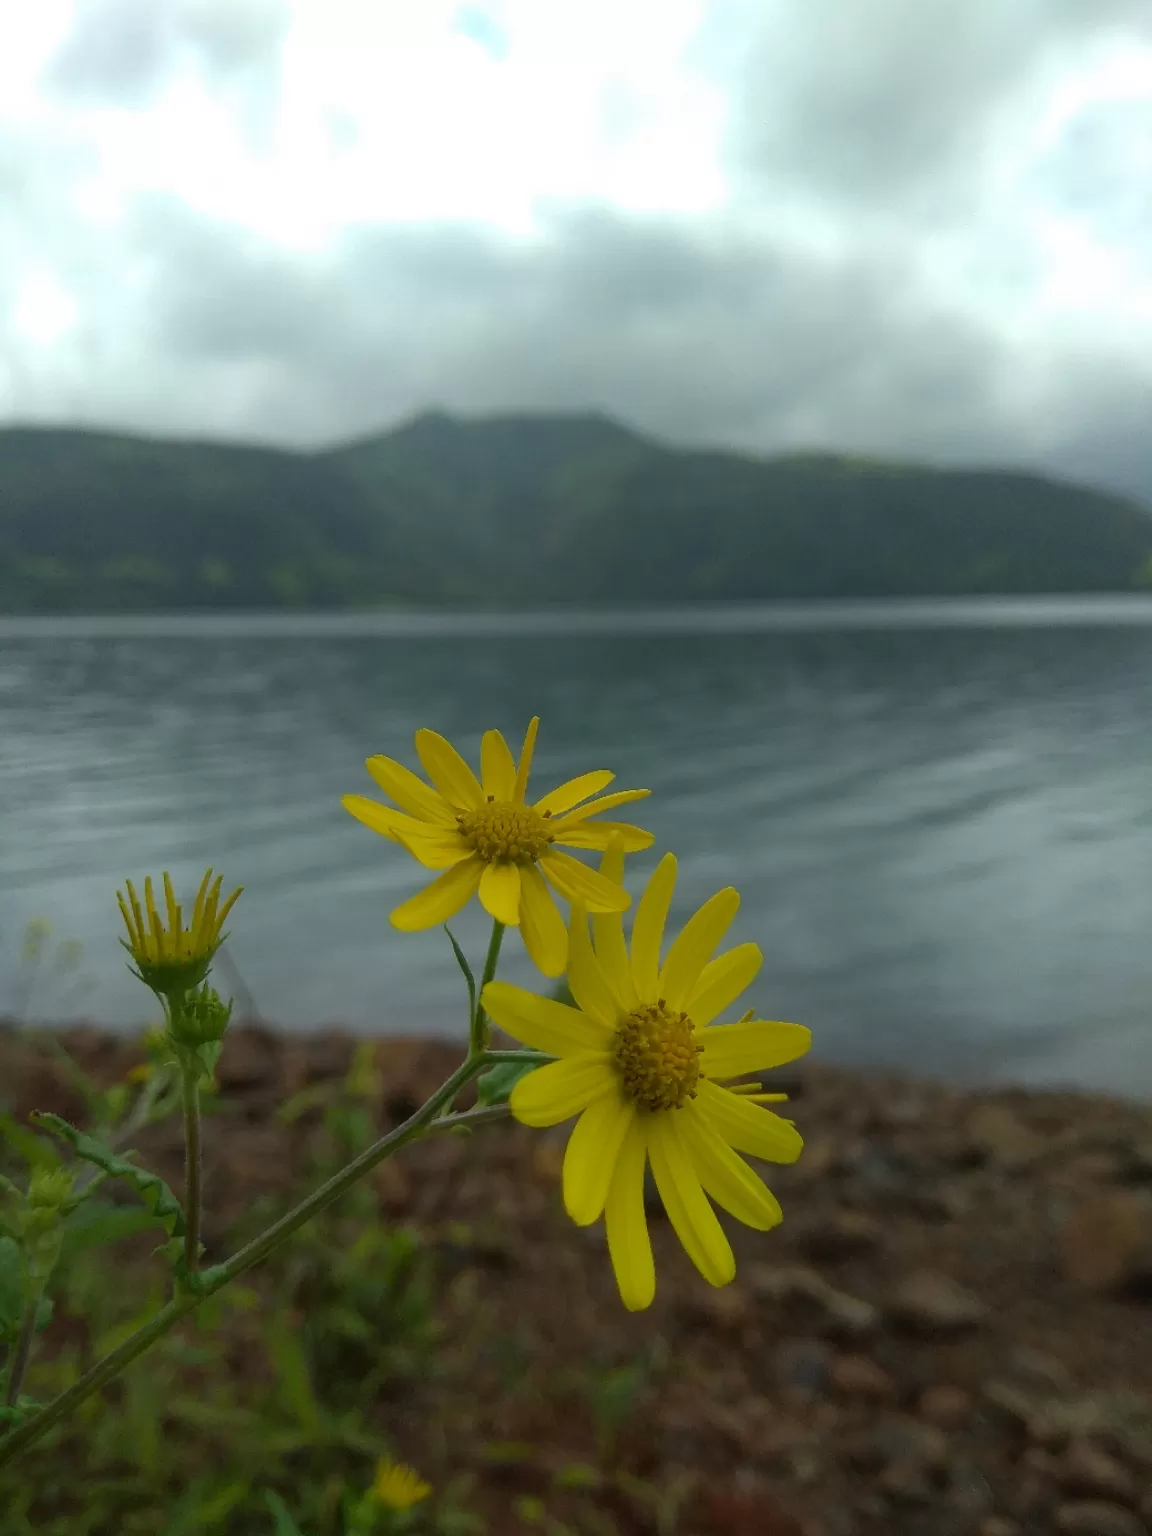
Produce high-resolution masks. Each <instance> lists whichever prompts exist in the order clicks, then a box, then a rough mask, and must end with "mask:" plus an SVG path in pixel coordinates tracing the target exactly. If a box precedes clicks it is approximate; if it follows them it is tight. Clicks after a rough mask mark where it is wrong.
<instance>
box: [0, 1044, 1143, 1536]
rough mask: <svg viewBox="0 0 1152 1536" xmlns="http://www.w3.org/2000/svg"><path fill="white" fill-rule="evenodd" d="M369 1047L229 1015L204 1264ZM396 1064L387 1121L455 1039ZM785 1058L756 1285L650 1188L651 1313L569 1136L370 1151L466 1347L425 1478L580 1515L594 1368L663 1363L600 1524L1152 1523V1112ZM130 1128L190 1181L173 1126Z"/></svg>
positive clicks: (46, 1067) (424, 1447) (416, 1424)
mask: <svg viewBox="0 0 1152 1536" xmlns="http://www.w3.org/2000/svg"><path fill="white" fill-rule="evenodd" d="M60 1038H61V1039H63V1040H64V1042H65V1043H66V1045H67V1046H68V1048H69V1049H70V1050H71V1051H72V1052H73V1054H74V1055H75V1056H76V1057H77V1059H78V1060H79V1061H80V1062H81V1063H82V1065H83V1066H84V1067H85V1069H86V1070H87V1071H89V1072H90V1073H91V1075H92V1076H93V1077H94V1078H95V1079H96V1080H97V1081H100V1082H104V1083H108V1082H112V1081H115V1080H118V1079H119V1078H121V1077H122V1076H123V1074H124V1072H125V1071H126V1070H127V1069H128V1067H129V1066H131V1065H132V1064H133V1062H135V1061H138V1060H139V1059H140V1055H141V1053H140V1049H139V1046H138V1044H137V1043H136V1042H134V1041H132V1040H129V1039H126V1038H125V1037H124V1036H122V1035H111V1034H107V1033H103V1032H101V1031H98V1030H95V1029H83V1028H81V1029H74V1030H70V1031H66V1032H64V1033H62V1034H61V1036H60ZM353 1044H354V1041H353V1040H352V1038H351V1037H349V1036H346V1035H343V1034H340V1033H339V1032H327V1033H321V1034H316V1035H312V1036H308V1037H301V1036H288V1035H279V1034H276V1033H273V1032H271V1031H266V1030H262V1029H257V1028H254V1027H243V1028H238V1029H236V1030H235V1031H234V1032H233V1033H232V1034H231V1035H230V1037H229V1039H228V1042H227V1045H226V1049H225V1052H224V1055H223V1057H222V1059H221V1064H220V1071H219V1078H220V1084H221V1095H220V1111H219V1113H217V1114H216V1115H214V1116H213V1118H212V1120H211V1122H210V1134H209V1136H208V1139H207V1149H206V1165H205V1168H206V1206H207V1208H208V1209H209V1210H210V1211H211V1213H212V1214H211V1219H210V1220H209V1221H208V1223H207V1227H206V1232H205V1239H206V1242H207V1244H208V1247H209V1259H210V1260H213V1261H214V1260H217V1259H220V1258H222V1257H224V1256H225V1255H226V1252H227V1251H228V1238H229V1233H230V1229H231V1227H232V1225H233V1224H234V1222H235V1221H236V1219H237V1218H238V1217H239V1216H240V1215H241V1213H242V1212H243V1211H244V1210H245V1209H246V1208H247V1207H248V1206H249V1205H250V1204H251V1202H252V1201H253V1199H255V1198H256V1197H257V1196H258V1195H260V1194H264V1193H274V1194H277V1195H279V1196H285V1195H288V1194H289V1193H291V1192H292V1191H293V1190H294V1189H299V1190H301V1192H302V1191H303V1189H304V1187H306V1181H307V1169H308V1167H309V1136H310V1134H311V1129H310V1127H311V1126H312V1125H314V1123H315V1120H314V1117H309V1116H305V1117H304V1118H303V1119H302V1120H301V1121H299V1122H298V1123H297V1124H296V1125H294V1126H292V1127H287V1128H286V1127H282V1126H279V1125H277V1123H276V1122H275V1120H274V1119H273V1112H274V1110H275V1108H276V1107H277V1106H278V1105H279V1104H281V1103H282V1102H283V1101H284V1100H285V1098H286V1097H287V1096H288V1095H290V1094H291V1093H293V1092H295V1091H296V1090H298V1089H299V1088H301V1087H303V1086H305V1085H307V1084H309V1083H313V1082H320V1081H325V1080H330V1081H332V1082H334V1083H335V1082H338V1081H339V1080H340V1079H341V1078H342V1076H343V1074H344V1072H345V1071H346V1069H347V1066H348V1063H349V1060H350V1056H351V1051H352V1047H353ZM0 1051H2V1052H3V1055H2V1056H0V1070H2V1076H0V1085H2V1088H3V1095H4V1098H5V1099H6V1100H7V1102H8V1103H9V1105H10V1106H11V1107H12V1109H13V1110H14V1111H15V1112H16V1113H17V1114H18V1115H21V1116H22V1115H24V1114H25V1113H26V1112H27V1111H28V1110H30V1109H33V1108H39V1109H54V1110H56V1111H57V1112H58V1113H62V1114H65V1115H67V1116H68V1117H69V1118H73V1119H74V1120H76V1121H77V1123H82V1118H83V1110H82V1105H81V1104H80V1103H78V1102H77V1100H76V1098H75V1095H74V1094H73V1093H71V1092H70V1091H69V1090H68V1089H66V1088H65V1087H64V1086H63V1085H62V1083H61V1080H60V1078H59V1075H58V1073H57V1070H56V1069H55V1068H54V1067H53V1066H52V1065H51V1064H50V1062H49V1061H48V1060H47V1058H46V1057H45V1056H44V1054H43V1052H42V1051H39V1050H37V1049H35V1048H34V1047H33V1046H31V1045H28V1044H27V1043H23V1042H20V1041H18V1040H16V1039H15V1038H14V1037H13V1035H12V1034H11V1032H7V1033H6V1034H0ZM376 1055H377V1061H378V1064H379V1066H380V1067H381V1069H382V1072H383V1082H384V1089H383V1093H382V1097H381V1101H380V1102H379V1104H377V1105H375V1106H374V1108H375V1114H376V1119H377V1122H378V1124H379V1125H380V1126H387V1125H389V1124H395V1123H398V1122H399V1121H400V1120H401V1119H402V1118H403V1117H404V1116H405V1115H407V1114H408V1113H410V1112H411V1110H412V1109H413V1108H414V1107H415V1106H416V1105H417V1104H418V1103H419V1102H421V1100H422V1098H423V1097H425V1096H426V1095H427V1094H428V1093H429V1092H430V1091H431V1090H432V1089H434V1088H435V1087H436V1086H438V1085H439V1083H440V1082H442V1081H443V1079H444V1077H445V1076H446V1075H447V1073H448V1072H449V1071H450V1070H451V1069H452V1068H453V1067H454V1066H455V1065H456V1064H457V1062H458V1060H459V1049H458V1048H457V1047H455V1046H449V1045H444V1044H441V1043H438V1042H419V1041H411V1040H382V1041H380V1042H379V1043H378V1045H377V1048H376ZM782 1076H783V1074H775V1075H774V1079H773V1086H784V1087H787V1088H789V1089H790V1091H792V1093H793V1098H794V1102H793V1106H792V1108H791V1109H790V1110H789V1113H790V1114H792V1115H794V1117H795V1119H796V1121H797V1123H798V1125H799V1126H800V1128H801V1130H802V1131H803V1133H804V1136H805V1138H806V1150H805V1154H804V1156H803V1157H802V1159H801V1160H800V1162H799V1163H798V1164H797V1165H796V1166H795V1167H793V1168H787V1169H779V1168H767V1167H763V1168H762V1169H761V1171H762V1172H763V1173H764V1174H765V1176H766V1177H767V1179H768V1181H769V1183H770V1184H771V1186H772V1188H773V1189H774V1190H775V1191H776V1193H777V1194H778V1195H779V1197H780V1200H781V1202H782V1204H783V1207H784V1211H785V1219H784V1223H783V1225H782V1226H781V1227H780V1228H779V1229H777V1230H776V1231H774V1232H771V1233H766V1234H761V1233H755V1232H751V1231H748V1230H747V1229H744V1228H742V1227H740V1226H738V1225H737V1224H735V1223H732V1222H728V1221H725V1225H726V1227H727V1229H728V1230H729V1231H730V1233H731V1236H732V1239H733V1245H734V1247H735V1249H736V1253H737V1259H738V1274H737V1279H736V1282H735V1283H734V1284H733V1285H731V1286H729V1287H726V1288H724V1289H722V1290H713V1289H711V1288H710V1287H709V1286H708V1285H707V1284H706V1283H705V1282H704V1281H703V1280H702V1279H701V1278H700V1277H699V1276H698V1275H697V1274H696V1272H695V1271H694V1270H693V1268H692V1266H691V1265H690V1263H689V1262H688V1260H687V1258H686V1256H685V1255H684V1253H683V1251H682V1250H681V1249H680V1247H679V1245H678V1243H677V1241H676V1238H675V1235H674V1233H673V1232H672V1230H671V1228H670V1226H669V1224H668V1222H667V1220H666V1219H665V1218H664V1216H663V1214H662V1212H661V1210H660V1208H659V1201H658V1199H657V1198H656V1197H655V1195H654V1193H653V1196H652V1199H651V1214H650V1224H651V1229H652V1235H653V1243H654V1246H655V1250H656V1262H657V1274H658V1290H657V1297H656V1301H655V1304H654V1305H653V1307H652V1308H651V1309H650V1310H649V1311H648V1312H646V1313H643V1314H640V1315H637V1316H633V1315H631V1314H629V1313H627V1312H626V1311H625V1310H624V1308H623V1307H622V1306H621V1304H620V1301H619V1298H618V1296H617V1294H616V1290H615V1286H614V1283H613V1279H612V1274H611V1270H610V1267H609V1264H608V1260H607V1256H606V1253H605V1249H604V1241H603V1233H602V1229H600V1228H599V1227H594V1228H591V1229H588V1230H583V1231H581V1230H578V1229H576V1228H575V1227H574V1226H573V1225H572V1223H571V1222H570V1221H569V1220H568V1219H567V1217H566V1216H565V1214H564V1212H563V1208H562V1205H561V1200H560V1192H559V1175H560V1168H561V1161H562V1156H563V1144H564V1136H565V1135H566V1128H562V1129H561V1131H560V1132H558V1133H541V1132H535V1131H530V1130H528V1129H526V1128H524V1127H520V1126H516V1125H512V1124H499V1125H495V1126H490V1127H485V1128H483V1129H482V1130H480V1131H478V1132H477V1133H476V1134H475V1135H474V1136H473V1137H472V1138H470V1139H468V1140H463V1139H458V1138H455V1137H440V1138H436V1139H433V1140H429V1141H427V1142H424V1143H420V1144H417V1145H415V1146H413V1147H410V1148H408V1149H407V1150H405V1151H403V1152H402V1153H401V1154H399V1156H398V1157H397V1158H396V1159H395V1160H394V1161H392V1162H391V1163H389V1164H387V1165H384V1166H382V1167H381V1168H380V1169H378V1170H377V1172H376V1173H375V1174H374V1175H373V1176H372V1177H373V1187H374V1189H375V1191H376V1194H377V1197H378V1201H379V1207H380V1211H381V1214H382V1217H383V1218H384V1219H388V1220H403V1221H405V1222H409V1223H412V1224H413V1225H415V1226H416V1227H418V1228H419V1229H420V1230H421V1231H422V1232H423V1234H424V1235H425V1238H426V1240H427V1241H428V1242H429V1243H430V1244H432V1245H434V1246H435V1247H436V1248H437V1251H438V1252H439V1254H440V1256H441V1260H442V1268H441V1274H442V1277H443V1284H444V1298H445V1299H444V1306H445V1315H446V1317H447V1318H448V1327H449V1330H450V1331H452V1330H455V1331H456V1334H457V1344H458V1353H459V1356H460V1359H461V1362H462V1364H461V1370H460V1373H459V1376H458V1378H453V1379H451V1380H437V1381H429V1382H428V1383H426V1384H425V1385H424V1386H423V1387H422V1388H421V1389H420V1390H419V1391H418V1392H417V1393H416V1395H415V1396H414V1397H410V1398H409V1400H408V1401H407V1402H406V1404H405V1406H404V1411H403V1414H402V1416H401V1417H400V1419H399V1420H398V1421H397V1423H396V1426H395V1429H396V1436H397V1439H398V1440H399V1442H400V1444H401V1447H402V1448H403V1449H404V1450H406V1451H407V1452H408V1453H409V1454H410V1455H411V1457H412V1459H413V1460H414V1461H415V1462H416V1463H417V1464H418V1465H420V1466H421V1468H422V1469H424V1470H429V1471H435V1470H436V1467H435V1463H436V1461H437V1458H442V1459H443V1462H444V1465H445V1466H449V1467H451V1468H453V1469H454V1470H459V1469H460V1468H461V1467H462V1466H470V1467H473V1468H475V1469H476V1470H477V1472H478V1473H479V1475H480V1495H479V1502H480V1503H481V1505H482V1506H483V1507H484V1508H485V1510H486V1511H487V1513H488V1515H489V1517H490V1519H491V1522H492V1524H491V1529H492V1530H493V1531H496V1532H501V1531H504V1530H506V1531H508V1532H510V1533H511V1532H519V1531H525V1530H528V1529H529V1527H528V1526H527V1525H525V1524H523V1523H522V1521H521V1520H520V1519H518V1518H517V1517H516V1516H515V1514H514V1513H513V1511H514V1509H515V1507H516V1502H515V1501H516V1499H517V1498H521V1497H523V1496H526V1495H527V1496H532V1495H538V1496H541V1497H545V1496H547V1502H548V1505H549V1509H550V1510H554V1511H555V1512H557V1513H558V1514H559V1515H561V1517H565V1518H567V1517H566V1516H565V1515H564V1502H563V1498H561V1500H560V1502H559V1503H557V1501H556V1498H555V1497H554V1495H553V1494H552V1493H550V1491H549V1490H550V1488H551V1484H552V1478H553V1474H554V1473H555V1472H556V1471H557V1470H558V1469H560V1468H562V1467H564V1466H568V1465H570V1464H573V1463H593V1464H595V1463H596V1462H597V1455H598V1451H597V1445H596V1441H595V1435H594V1423H595V1416H594V1415H593V1414H592V1413H590V1412H589V1410H588V1389H587V1382H588V1380H589V1379H591V1376H592V1375H595V1374H596V1373H597V1372H599V1378H598V1379H602V1378H603V1376H604V1373H605V1372H606V1371H608V1370H610V1369H612V1368H614V1367H616V1366H619V1365H620V1364H622V1363H627V1362H629V1361H635V1360H637V1359H646V1360H648V1361H649V1362H650V1363H651V1379H650V1381H649V1384H648V1385H647V1386H643V1387H641V1389H640V1390H639V1392H638V1395H637V1396H636V1397H635V1398H634V1400H633V1401H632V1402H631V1404H630V1407H629V1411H628V1413H627V1416H626V1419H625V1422H624V1424H623V1426H622V1428H621V1430H620V1433H619V1436H618V1438H617V1441H616V1443H615V1444H614V1445H613V1446H612V1447H611V1448H610V1449H609V1450H607V1451H606V1452H605V1459H604V1460H603V1461H602V1462H601V1463H600V1465H601V1466H602V1467H605V1468H608V1469H609V1470H610V1473H611V1476H610V1478H609V1479H608V1480H607V1481H606V1482H604V1483H603V1484H602V1486H601V1487H600V1488H599V1489H597V1490H594V1492H593V1494H592V1495H588V1496H584V1505H585V1506H588V1507H591V1506H595V1507H596V1508H597V1509H598V1510H599V1511H601V1512H602V1514H603V1515H605V1516H607V1517H608V1518H609V1519H610V1520H611V1522H612V1523H611V1524H610V1525H603V1526H601V1527H600V1529H605V1530H609V1529H615V1530H618V1531H623V1532H628V1531H635V1532H653V1533H657V1532H659V1531H660V1530H661V1529H664V1530H669V1531H671V1530H673V1529H674V1530H676V1531H679V1532H687V1533H690V1536H857V1533H859V1536H866V1533H867V1536H871V1533H877V1536H879V1533H882V1532H883V1533H897V1536H899V1533H907V1536H1013V1533H1027V1536H1031V1533H1036V1536H1045V1533H1049V1532H1052V1533H1069V1536H1076V1533H1082V1536H1140V1533H1147V1532H1148V1531H1150V1530H1152V1113H1150V1111H1149V1110H1148V1109H1146V1108H1141V1107H1136V1106H1131V1105H1125V1104H1120V1103H1116V1102H1112V1101H1109V1100H1106V1099H1102V1098H1094V1097H1087V1096H1083V1097H1081V1096H1076V1095H1073V1094H1068V1093H1059V1094H1057V1093H1031V1092H1023V1091H985V1092H975V1091H971V1092H960V1091H956V1090H952V1089H949V1088H946V1087H944V1086H941V1085H934V1084H924V1083H915V1082H909V1081H903V1080H898V1079H895V1078H890V1077H883V1076H880V1075H877V1074H859V1073H854V1072H848V1071H837V1070H831V1069H817V1068H803V1069H801V1070H800V1071H798V1072H794V1073H789V1074H788V1081H787V1082H782V1081H781V1078H782ZM463 1102H466V1101H463ZM317 1113H318V1112H317ZM137 1146H138V1147H139V1150H140V1153H141V1157H142V1159H143V1160H144V1161H146V1162H148V1163H149V1165H150V1166H153V1167H155V1168H156V1169H157V1171H159V1172H160V1173H161V1174H162V1175H164V1177H166V1178H167V1179H168V1180H169V1181H170V1182H171V1183H172V1184H173V1187H175V1188H177V1189H178V1188H179V1187H180V1182H181V1166H182V1147H181V1132H180V1127H179V1125H178V1124H171V1125H169V1126H166V1127H161V1128H158V1129H156V1130H154V1131H153V1132H151V1133H149V1134H147V1135H144V1136H141V1137H140V1138H138V1140H137ZM460 1223H467V1225H468V1228H469V1231H468V1232H467V1233H465V1234H463V1235H462V1234H461V1229H460V1227H459V1224H460ZM581 1382H583V1383H584V1385H583V1386H581V1385H580V1383H581ZM565 1383H569V1384H571V1388H570V1396H569V1397H565V1391H566V1390H567V1388H566V1387H565ZM433 1424H434V1425H435V1435H434V1436H433V1437H432V1439H430V1438H429V1426H431V1425H433ZM433 1440H434V1442H435V1444H433ZM500 1442H514V1443H516V1444H518V1445H520V1446H521V1447H522V1448H524V1447H526V1448H527V1449H521V1450H520V1451H519V1452H516V1451H514V1450H507V1451H504V1452H502V1451H500V1450H499V1449H498V1448H497V1449H493V1447H494V1446H496V1447H498V1446H499V1443H500ZM437 1447H438V1449H437ZM430 1463H431V1465H430ZM620 1474H623V1475H620ZM644 1486H647V1487H648V1488H656V1489H660V1490H663V1492H664V1495H665V1497H666V1501H667V1504H668V1507H669V1509H670V1510H671V1508H672V1507H673V1505H674V1504H675V1503H676V1500H677V1498H678V1499H679V1508H680V1514H679V1517H678V1523H677V1524H675V1525H673V1524H671V1523H666V1524H665V1525H664V1526H663V1527H661V1525H660V1523H659V1521H658V1519H657V1516H656V1514H655V1512H654V1510H653V1507H652V1503H651V1499H652V1496H651V1494H647V1493H645V1492H644ZM677 1490H679V1493H678V1494H677ZM578 1504H579V1500H577V1498H576V1496H575V1495H573V1497H572V1508H573V1509H575V1508H576V1507H577V1505H578ZM581 1507H584V1506H581ZM571 1518H572V1519H573V1520H574V1521H577V1520H578V1516H576V1515H572V1516H571ZM667 1518H668V1519H670V1516H669V1517H667ZM575 1528H577V1529H581V1530H583V1529H588V1530H593V1529H595V1528H596V1527H595V1526H594V1525H593V1524H588V1525H587V1526H585V1525H584V1524H580V1523H577V1524H576V1525H575Z"/></svg>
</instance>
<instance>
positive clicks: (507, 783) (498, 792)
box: [480, 731, 516, 800]
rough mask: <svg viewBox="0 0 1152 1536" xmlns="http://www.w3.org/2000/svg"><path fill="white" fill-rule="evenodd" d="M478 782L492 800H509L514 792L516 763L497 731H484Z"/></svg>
mask: <svg viewBox="0 0 1152 1536" xmlns="http://www.w3.org/2000/svg"><path fill="white" fill-rule="evenodd" d="M480 782H481V785H482V787H483V790H484V793H485V794H486V795H489V796H491V798H492V799H493V800H511V799H512V796H513V795H514V794H515V792H516V763H515V761H514V760H513V757H512V753H511V751H510V750H509V747H508V743H507V742H506V741H505V740H504V738H503V736H501V734H500V732H499V731H485V732H484V736H483V739H482V740H481V742H480Z"/></svg>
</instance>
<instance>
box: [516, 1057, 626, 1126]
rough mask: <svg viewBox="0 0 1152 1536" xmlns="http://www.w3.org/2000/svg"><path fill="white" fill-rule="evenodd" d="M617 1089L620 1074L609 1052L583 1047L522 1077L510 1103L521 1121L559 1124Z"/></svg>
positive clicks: (522, 1123)
mask: <svg viewBox="0 0 1152 1536" xmlns="http://www.w3.org/2000/svg"><path fill="white" fill-rule="evenodd" d="M615 1091H616V1074H615V1071H614V1070H613V1067H612V1058H611V1056H610V1055H609V1054H608V1052H607V1051H581V1052H580V1054H579V1055H576V1056H567V1057H565V1059H564V1060H563V1061H551V1062H549V1063H548V1065H547V1066H546V1067H537V1068H536V1070H535V1071H534V1072H529V1073H528V1074H527V1076H526V1077H522V1078H521V1079H520V1081H519V1082H518V1083H517V1084H516V1086H515V1087H514V1088H513V1090H512V1093H511V1095H510V1096H509V1099H508V1104H509V1107H510V1108H511V1110H512V1113H513V1115H515V1117H516V1119H517V1120H519V1121H520V1123H521V1125H535V1126H542V1125H559V1124H560V1122H561V1121H562V1120H571V1118H572V1116H573V1115H578V1114H579V1113H580V1111H581V1110H582V1109H587V1108H588V1106H589V1104H591V1103H592V1101H593V1100H594V1099H598V1098H600V1096H601V1095H602V1094H605V1093H613V1092H615Z"/></svg>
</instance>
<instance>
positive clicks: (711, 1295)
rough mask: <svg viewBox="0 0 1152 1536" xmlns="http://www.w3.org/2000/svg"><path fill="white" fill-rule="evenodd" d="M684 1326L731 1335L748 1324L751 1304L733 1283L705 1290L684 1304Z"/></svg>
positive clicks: (744, 1293) (746, 1296)
mask: <svg viewBox="0 0 1152 1536" xmlns="http://www.w3.org/2000/svg"><path fill="white" fill-rule="evenodd" d="M683 1316H684V1319H685V1321H686V1322H689V1323H697V1324H700V1323H703V1324H704V1325H705V1326H708V1327H715V1328H720V1329H723V1330H724V1331H725V1332H732V1331H736V1330H739V1329H741V1328H743V1327H744V1326H745V1325H746V1324H747V1323H749V1322H751V1320H752V1301H751V1298H750V1297H749V1295H748V1293H747V1291H745V1290H744V1289H742V1287H741V1286H739V1285H737V1284H736V1282H735V1281H733V1282H732V1283H731V1284H729V1285H721V1286H709V1287H707V1289H703V1290H699V1291H697V1292H695V1293H694V1294H693V1295H692V1296H691V1298H690V1299H689V1300H687V1301H686V1302H685V1305H684V1308H683Z"/></svg>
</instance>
